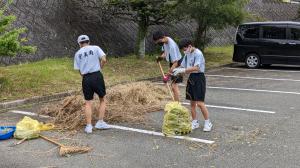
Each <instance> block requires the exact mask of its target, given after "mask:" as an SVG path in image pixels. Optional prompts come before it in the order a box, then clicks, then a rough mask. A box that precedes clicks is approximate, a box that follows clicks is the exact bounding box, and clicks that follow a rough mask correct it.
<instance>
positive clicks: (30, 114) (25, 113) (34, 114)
mask: <svg viewBox="0 0 300 168" xmlns="http://www.w3.org/2000/svg"><path fill="white" fill-rule="evenodd" d="M9 112H11V113H15V114H23V115H28V116H38V117H41V118H50V116H45V115H38V114H36V113H32V112H27V111H18V110H11V111H9Z"/></svg>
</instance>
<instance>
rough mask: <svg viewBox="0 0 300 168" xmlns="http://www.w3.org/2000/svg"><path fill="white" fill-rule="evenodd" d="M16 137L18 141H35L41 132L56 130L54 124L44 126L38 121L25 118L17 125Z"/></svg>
mask: <svg viewBox="0 0 300 168" xmlns="http://www.w3.org/2000/svg"><path fill="white" fill-rule="evenodd" d="M16 127H17V128H16V131H15V133H14V137H15V138H16V139H24V138H26V139H34V138H38V137H39V135H40V132H41V131H46V130H51V129H53V128H54V125H53V124H43V123H40V122H38V121H37V120H33V119H32V118H30V117H27V116H25V117H24V118H23V119H22V120H21V121H19V122H18V123H17V125H16Z"/></svg>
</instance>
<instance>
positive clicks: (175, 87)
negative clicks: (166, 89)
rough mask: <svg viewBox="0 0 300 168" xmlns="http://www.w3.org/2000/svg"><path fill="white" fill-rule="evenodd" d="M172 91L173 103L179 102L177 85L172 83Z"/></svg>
mask: <svg viewBox="0 0 300 168" xmlns="http://www.w3.org/2000/svg"><path fill="white" fill-rule="evenodd" d="M172 91H173V94H174V99H175V101H178V102H179V87H178V84H177V83H174V82H172Z"/></svg>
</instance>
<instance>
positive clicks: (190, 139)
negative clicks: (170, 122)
mask: <svg viewBox="0 0 300 168" xmlns="http://www.w3.org/2000/svg"><path fill="white" fill-rule="evenodd" d="M9 112H11V113H15V114H22V115H29V116H39V117H43V118H49V117H50V116H45V115H38V114H36V113H32V112H27V111H18V110H12V111H9ZM110 127H111V128H114V129H119V130H124V131H132V132H138V133H142V134H148V135H155V136H161V137H168V138H175V139H182V140H187V141H192V142H200V143H205V144H213V143H215V142H214V141H210V140H205V139H199V138H192V137H188V136H165V135H164V134H163V133H161V132H155V131H149V130H142V129H136V128H130V127H123V126H118V125H110Z"/></svg>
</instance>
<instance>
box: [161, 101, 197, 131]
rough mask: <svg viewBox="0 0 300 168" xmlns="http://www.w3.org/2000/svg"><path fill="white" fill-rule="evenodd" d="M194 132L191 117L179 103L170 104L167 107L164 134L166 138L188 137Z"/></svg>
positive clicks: (163, 127)
mask: <svg viewBox="0 0 300 168" xmlns="http://www.w3.org/2000/svg"><path fill="white" fill-rule="evenodd" d="M191 131H192V125H191V115H190V112H189V111H188V109H187V108H185V107H183V106H182V105H181V104H180V103H179V102H170V103H168V104H166V106H165V116H164V122H163V126H162V132H163V133H164V134H165V135H166V136H174V135H186V134H188V133H190V132H191Z"/></svg>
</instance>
